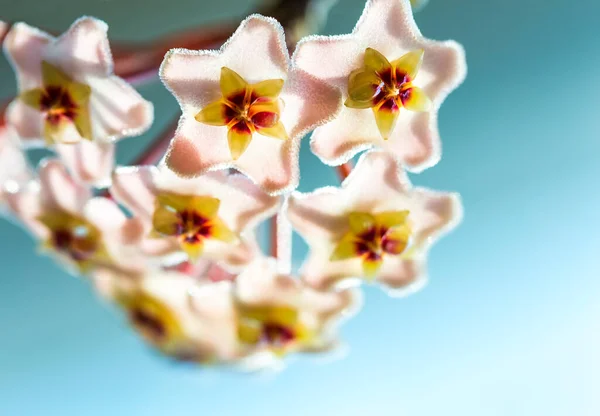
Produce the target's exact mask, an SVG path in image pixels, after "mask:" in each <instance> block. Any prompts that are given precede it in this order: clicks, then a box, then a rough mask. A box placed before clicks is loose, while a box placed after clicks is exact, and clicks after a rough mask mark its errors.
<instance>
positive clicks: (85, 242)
mask: <svg viewBox="0 0 600 416" xmlns="http://www.w3.org/2000/svg"><path fill="white" fill-rule="evenodd" d="M38 176H39V179H38V180H33V181H30V182H28V183H27V184H25V185H23V186H9V187H8V188H7V189H6V190H7V193H6V201H7V203H8V206H9V208H10V210H11V212H12V213H13V214H14V215H15V216H16V218H17V219H18V220H20V221H21V222H22V223H23V225H24V226H25V227H26V228H27V229H29V230H30V231H31V232H32V234H33V235H34V237H36V238H37V239H38V240H40V242H41V245H42V249H43V250H45V251H48V252H50V253H51V254H54V255H55V256H56V257H57V258H58V259H60V260H63V261H64V262H66V264H67V265H68V266H69V267H70V269H71V270H72V271H73V272H74V273H76V274H78V273H79V274H89V273H90V272H91V271H93V270H95V269H96V268H98V267H104V268H110V269H116V270H121V271H123V272H125V273H129V274H136V273H139V272H141V271H143V270H144V269H145V267H146V265H145V259H144V257H142V256H141V254H140V253H139V251H138V249H137V247H136V246H135V245H134V244H133V243H134V242H135V241H136V238H137V234H138V233H139V231H138V227H136V226H135V224H133V223H132V222H131V220H128V219H127V217H126V216H125V214H124V213H123V212H122V211H121V210H120V208H119V207H118V206H117V204H116V203H114V202H113V201H112V200H110V199H108V198H104V197H94V196H93V195H92V193H91V191H90V190H89V189H88V188H87V187H84V186H82V185H80V184H79V183H77V182H76V181H75V180H74V179H73V178H72V177H71V176H70V175H69V174H68V172H67V170H66V168H65V167H64V165H63V164H62V163H60V162H59V161H58V160H46V161H43V162H41V164H40V167H39V174H38Z"/></svg>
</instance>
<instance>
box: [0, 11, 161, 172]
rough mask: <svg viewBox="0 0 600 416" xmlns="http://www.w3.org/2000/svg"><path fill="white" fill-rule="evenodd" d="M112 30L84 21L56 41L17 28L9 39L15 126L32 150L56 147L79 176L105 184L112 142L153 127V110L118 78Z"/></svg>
mask: <svg viewBox="0 0 600 416" xmlns="http://www.w3.org/2000/svg"><path fill="white" fill-rule="evenodd" d="M107 29H108V26H107V25H106V23H104V22H102V21H101V20H98V19H94V18H91V17H82V18H80V19H78V20H77V21H75V23H73V25H72V26H71V27H70V28H69V30H67V31H66V32H65V33H64V34H62V35H61V36H59V37H57V38H55V37H53V36H51V35H49V34H48V33H45V32H42V31H41V30H39V29H36V28H34V27H31V26H29V25H27V24H25V23H16V24H14V25H13V26H12V28H11V29H10V31H9V33H8V34H7V35H6V39H5V41H4V51H5V53H6V55H7V57H8V60H9V61H10V63H11V64H12V66H13V69H14V71H15V73H16V78H17V83H18V92H19V95H18V97H17V98H16V99H15V100H14V101H13V102H12V103H11V104H10V106H9V108H8V110H7V115H6V116H7V122H8V123H9V124H11V125H12V126H13V127H14V128H15V130H16V132H17V134H18V136H19V137H20V138H21V140H22V143H23V145H24V146H39V145H44V143H45V144H46V145H48V146H54V145H56V150H57V152H58V153H59V155H60V156H61V157H62V158H63V159H64V161H65V163H66V164H67V166H68V167H69V169H70V170H71V171H72V173H73V174H74V175H75V176H76V177H77V178H79V179H80V180H84V181H86V182H90V183H92V184H103V182H104V184H105V182H106V179H107V178H108V176H109V172H110V170H111V168H112V160H113V152H114V149H113V146H112V144H113V143H114V142H116V141H117V140H119V139H121V138H123V137H130V136H137V135H139V134H141V133H143V132H144V131H145V130H147V129H148V128H149V127H150V125H151V124H152V121H153V106H152V104H151V103H150V102H149V101H146V100H144V99H143V97H142V96H141V95H140V94H139V93H137V92H136V91H135V89H133V88H132V87H131V86H130V85H129V84H127V83H126V82H125V81H124V80H122V79H121V78H119V77H117V76H115V75H113V61H112V56H111V53H110V48H109V44H108V38H107ZM83 159H84V160H83Z"/></svg>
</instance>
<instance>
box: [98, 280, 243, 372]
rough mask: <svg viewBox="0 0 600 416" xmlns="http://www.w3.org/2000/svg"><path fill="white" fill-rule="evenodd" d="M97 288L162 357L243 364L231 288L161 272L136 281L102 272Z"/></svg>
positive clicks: (227, 283) (225, 285)
mask: <svg viewBox="0 0 600 416" xmlns="http://www.w3.org/2000/svg"><path fill="white" fill-rule="evenodd" d="M94 282H95V285H96V288H97V289H98V290H99V292H100V294H101V295H103V296H104V297H105V298H107V299H108V300H110V301H114V302H116V303H117V305H119V306H120V307H121V308H122V309H123V310H124V312H125V313H126V315H127V318H128V320H129V322H130V324H131V325H132V327H133V328H134V329H135V330H136V331H137V332H138V333H139V334H140V335H141V336H142V337H143V338H144V340H145V341H146V342H148V343H150V344H151V345H152V346H154V347H155V348H157V349H159V350H160V351H161V352H162V353H164V354H167V355H169V356H172V357H174V358H176V359H179V360H183V361H193V362H197V363H204V364H209V363H219V362H231V361H233V360H235V359H237V358H239V355H238V354H239V344H238V342H237V335H236V312H235V305H234V302H233V297H232V283H231V282H219V283H214V282H210V281H207V280H204V279H198V278H195V277H192V276H188V275H186V274H183V273H178V272H175V271H159V270H157V271H153V272H150V273H147V274H145V275H143V276H141V277H138V278H131V277H130V276H123V275H120V274H118V273H114V272H111V271H107V270H100V271H99V272H97V273H96V274H95V275H94Z"/></svg>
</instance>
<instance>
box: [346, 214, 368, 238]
mask: <svg viewBox="0 0 600 416" xmlns="http://www.w3.org/2000/svg"><path fill="white" fill-rule="evenodd" d="M348 221H349V224H350V230H352V232H353V233H354V234H355V235H358V234H362V233H364V232H365V231H368V230H370V229H372V228H373V227H374V226H375V217H374V216H373V215H371V214H368V213H365V212H351V213H350V214H348Z"/></svg>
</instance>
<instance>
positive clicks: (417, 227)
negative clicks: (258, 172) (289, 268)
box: [288, 151, 462, 294]
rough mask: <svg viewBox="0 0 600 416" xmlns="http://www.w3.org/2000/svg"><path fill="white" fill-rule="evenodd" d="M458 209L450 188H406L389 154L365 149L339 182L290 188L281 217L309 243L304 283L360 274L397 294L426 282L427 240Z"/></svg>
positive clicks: (327, 283)
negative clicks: (446, 190)
mask: <svg viewBox="0 0 600 416" xmlns="http://www.w3.org/2000/svg"><path fill="white" fill-rule="evenodd" d="M461 212H462V209H461V204H460V199H459V197H458V195H457V194H451V193H442V192H434V191H430V190H428V189H424V188H412V187H411V184H410V182H409V180H408V178H407V176H406V174H405V173H404V171H403V170H402V168H401V167H400V166H399V165H398V164H397V162H396V160H395V159H394V157H393V156H391V155H390V154H388V153H386V152H384V151H371V152H368V153H366V154H365V155H363V156H362V157H361V159H360V160H359V162H358V164H357V166H356V168H355V169H354V171H352V173H351V174H350V176H349V177H348V178H347V179H346V180H345V181H344V182H343V184H342V186H341V188H332V187H330V188H322V189H320V190H317V191H315V192H313V193H310V194H299V193H295V194H294V195H292V197H291V198H290V200H289V209H288V217H289V219H290V221H291V222H292V225H293V226H294V228H295V229H296V230H297V231H298V232H299V233H300V234H301V235H302V237H303V238H304V239H305V240H306V241H307V242H308V244H309V245H310V253H309V257H308V258H307V260H306V262H305V263H304V265H303V266H302V269H301V274H302V275H303V276H304V278H305V279H306V281H307V282H308V283H309V284H311V285H313V286H315V287H317V288H320V289H324V288H329V287H331V286H332V285H334V284H337V283H340V282H341V281H345V280H347V279H349V278H362V279H366V280H368V281H372V280H375V281H377V282H379V283H381V284H383V285H384V286H386V287H388V288H389V289H391V292H392V293H395V294H403V293H407V292H410V291H414V290H416V289H417V288H419V287H420V286H422V284H423V283H424V282H425V276H424V271H423V269H424V266H425V262H426V257H427V251H428V248H429V247H430V246H431V244H432V243H433V242H434V241H435V240H436V239H437V238H438V237H439V236H440V235H441V234H443V233H444V232H446V231H449V230H450V229H451V228H453V227H454V225H455V224H457V222H458V221H459V219H460V217H461Z"/></svg>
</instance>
